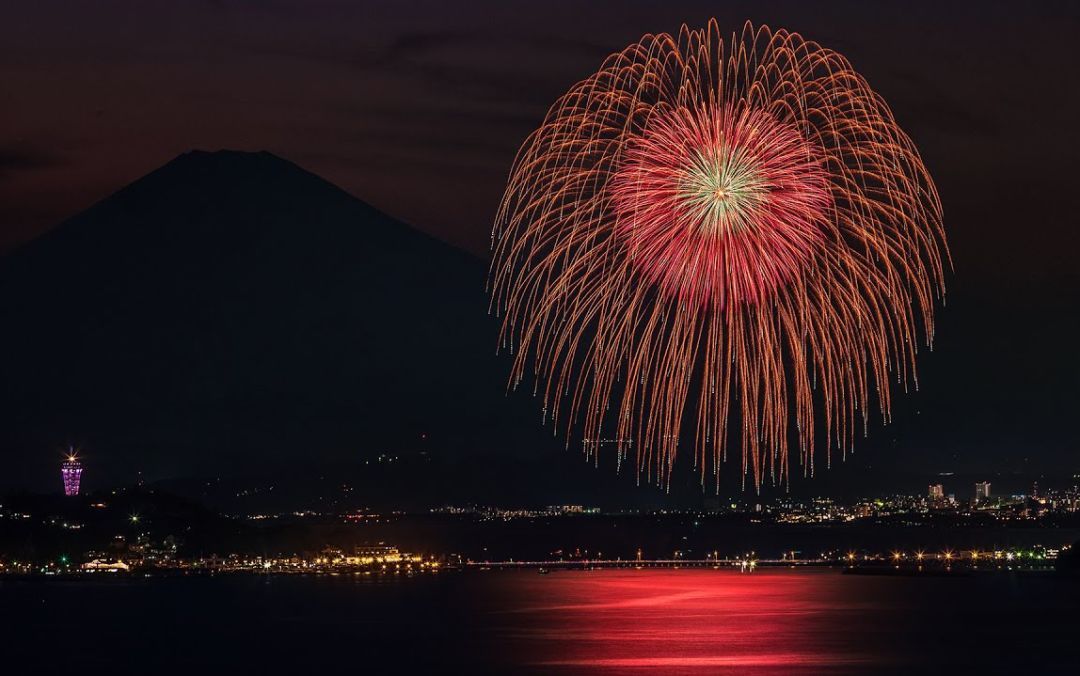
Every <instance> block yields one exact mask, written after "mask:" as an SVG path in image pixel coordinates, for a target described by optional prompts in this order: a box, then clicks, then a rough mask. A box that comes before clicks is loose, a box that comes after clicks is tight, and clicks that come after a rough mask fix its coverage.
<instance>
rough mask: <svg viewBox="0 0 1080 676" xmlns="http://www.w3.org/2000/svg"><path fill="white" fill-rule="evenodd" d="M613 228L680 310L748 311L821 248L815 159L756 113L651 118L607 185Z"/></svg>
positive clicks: (705, 111) (824, 190) (785, 130)
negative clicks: (688, 306)
mask: <svg viewBox="0 0 1080 676" xmlns="http://www.w3.org/2000/svg"><path fill="white" fill-rule="evenodd" d="M611 195H612V199H613V200H614V206H613V217H614V219H615V223H616V227H617V228H618V231H619V233H620V234H621V235H622V236H624V237H626V239H627V242H628V254H629V256H630V257H631V259H632V260H633V261H634V263H635V264H637V265H639V266H641V269H642V271H643V272H644V273H645V275H646V276H647V277H648V278H649V279H650V280H652V281H653V282H655V283H656V284H658V285H659V286H660V287H661V288H662V289H664V290H665V291H666V292H668V293H674V294H679V295H681V296H682V297H683V298H684V300H686V301H688V302H695V303H696V302H710V301H711V302H713V303H715V304H716V305H718V306H719V307H721V308H722V307H724V306H725V305H726V304H727V303H734V304H738V303H742V302H751V303H756V302H759V301H760V300H762V299H763V298H765V297H767V296H768V295H769V294H770V292H771V291H772V290H773V289H775V288H776V287H777V286H780V285H782V284H784V283H786V282H788V281H789V280H790V279H791V278H792V277H794V276H795V275H797V274H798V272H799V269H800V268H801V267H802V265H803V263H804V262H805V261H806V260H807V258H809V256H810V254H811V251H812V249H813V246H814V244H815V243H818V242H820V241H821V240H822V239H823V236H824V230H825V227H824V222H825V220H826V211H827V209H828V207H829V204H830V194H829V190H828V181H827V179H826V177H825V171H824V169H823V168H822V163H821V159H820V153H817V152H815V149H814V147H813V146H811V145H810V144H808V143H806V141H805V140H804V139H803V138H802V136H801V135H800V134H799V132H798V131H797V130H796V129H794V128H792V127H790V126H787V125H784V124H782V123H779V122H777V121H776V120H775V119H774V118H772V117H771V116H768V115H765V114H763V113H761V112H760V111H755V110H750V109H746V108H744V109H743V110H742V111H740V112H736V111H735V110H734V109H733V108H732V107H731V106H725V107H724V108H721V109H717V108H716V107H715V106H712V105H705V106H702V107H701V108H699V109H697V110H690V109H686V108H683V109H678V110H672V111H670V112H665V113H663V114H661V115H659V116H656V117H653V118H651V119H650V120H649V122H648V123H647V124H646V126H645V129H644V130H643V132H642V134H641V136H639V137H637V138H635V139H634V140H633V141H632V142H631V144H630V146H629V148H628V150H627V152H626V156H625V158H624V160H623V164H622V166H621V167H620V169H619V171H618V172H617V173H616V175H615V176H614V178H613V179H612V185H611Z"/></svg>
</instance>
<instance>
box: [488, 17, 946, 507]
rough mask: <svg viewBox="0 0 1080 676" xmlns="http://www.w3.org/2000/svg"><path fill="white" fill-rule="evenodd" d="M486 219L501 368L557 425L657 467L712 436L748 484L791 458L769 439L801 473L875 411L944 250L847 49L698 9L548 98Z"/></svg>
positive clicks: (924, 327)
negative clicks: (503, 357)
mask: <svg viewBox="0 0 1080 676" xmlns="http://www.w3.org/2000/svg"><path fill="white" fill-rule="evenodd" d="M492 237H493V246H494V258H493V262H492V268H491V290H492V306H493V308H494V309H495V310H496V311H497V312H499V314H500V315H501V316H502V317H503V329H502V336H501V344H502V345H503V346H505V347H507V348H509V349H510V350H511V351H512V353H513V367H512V373H511V385H512V386H513V387H517V386H518V385H520V384H521V383H522V382H523V381H524V380H525V379H526V378H531V380H532V381H533V382H534V383H535V385H534V387H535V392H536V394H537V396H538V397H540V398H541V399H542V401H543V407H544V411H545V412H546V413H547V414H548V415H549V416H550V418H551V419H552V420H553V421H554V424H556V425H558V426H559V427H560V428H563V427H565V431H566V434H567V443H568V444H569V443H570V441H571V440H573V439H574V438H605V437H611V438H614V439H615V440H616V441H617V443H616V447H617V448H616V450H617V454H618V458H619V462H620V463H621V462H622V461H623V460H624V459H625V458H626V457H627V456H628V453H629V451H630V449H631V447H632V448H633V450H634V452H635V454H636V461H637V463H636V467H637V471H638V472H639V476H641V475H644V476H645V477H646V478H647V480H656V481H660V482H661V483H667V482H669V481H670V476H671V470H672V466H673V463H674V461H675V458H676V454H677V451H678V450H679V445H680V442H682V443H684V444H686V445H687V446H692V448H693V453H694V458H695V462H696V466H697V467H698V468H699V471H700V472H701V478H702V481H703V482H705V481H706V479H707V477H708V474H709V473H710V472H711V474H712V475H713V477H714V480H715V481H717V482H718V481H719V471H720V465H721V462H722V461H723V460H724V459H726V455H727V448H728V445H729V443H735V444H736V446H737V447H738V448H740V450H741V457H742V472H743V476H744V478H746V477H750V478H752V480H753V482H754V485H755V486H760V485H761V482H762V480H763V479H764V478H765V477H768V478H770V479H771V480H772V481H773V482H777V481H783V480H784V479H785V478H787V477H789V476H790V461H789V446H791V445H794V446H796V447H797V451H798V457H799V460H800V464H801V466H802V467H803V471H804V473H807V474H812V473H813V469H814V460H815V447H819V448H820V447H822V446H823V447H824V453H825V457H826V460H827V461H828V460H829V459H830V458H831V454H832V451H833V449H835V448H838V449H840V451H841V452H842V453H844V454H846V453H847V452H848V451H849V450H850V449H851V447H852V443H853V439H854V437H855V434H856V432H857V431H858V430H859V429H860V428H861V429H862V431H863V433H865V431H866V427H867V425H868V422H869V416H870V410H871V407H872V406H873V407H876V408H877V410H878V412H879V413H880V415H881V416H882V418H883V419H884V420H885V421H886V422H887V421H888V419H889V415H890V414H889V411H890V404H891V392H890V385H891V384H892V383H896V384H898V385H899V386H900V387H903V388H905V389H906V388H907V387H908V386H909V385H915V384H917V381H916V376H915V356H916V352H917V346H918V344H919V342H921V340H920V339H924V340H925V342H926V343H927V344H931V343H932V340H933V326H934V324H933V319H934V317H933V313H934V303H935V299H937V298H940V297H941V296H942V294H943V293H944V281H943V266H944V263H946V262H947V257H948V252H947V248H946V244H945V236H944V231H943V229H942V216H941V203H940V201H939V199H938V196H937V191H936V189H935V187H934V184H933V181H932V180H931V178H930V176H929V174H928V172H927V170H926V167H925V166H924V165H923V163H922V161H921V159H920V158H919V154H918V152H917V150H916V149H915V147H914V145H913V143H912V142H911V140H910V139H909V138H908V136H907V135H906V134H905V133H904V132H903V131H902V130H901V129H900V128H899V127H898V126H897V124H896V122H895V121H894V119H893V116H892V113H891V112H890V111H889V108H888V106H887V105H886V104H885V102H884V101H883V100H882V99H881V98H880V97H879V96H878V95H877V94H875V93H874V91H873V90H872V89H871V88H870V87H869V85H868V84H867V83H866V81H865V80H864V79H863V78H862V76H860V75H859V74H858V73H856V72H855V71H854V70H853V69H852V67H851V65H850V64H849V63H848V61H847V60H846V59H845V58H844V57H843V56H841V55H839V54H837V53H836V52H833V51H831V50H828V49H825V48H823V47H821V46H819V45H817V44H816V43H813V42H808V41H805V40H803V38H801V37H800V36H799V35H797V34H794V33H789V32H787V31H777V32H775V33H774V32H772V31H770V30H769V29H768V28H754V27H753V26H751V25H750V24H747V25H746V26H745V27H744V28H743V30H742V32H741V34H733V35H731V36H730V39H729V40H725V39H723V38H722V36H721V34H720V31H719V28H718V26H717V25H716V23H715V22H710V24H709V25H708V26H707V27H706V28H704V29H700V30H691V29H689V28H687V27H685V26H684V27H683V29H682V31H681V32H680V33H679V36H678V37H677V38H675V37H672V36H670V35H666V34H662V35H657V36H646V37H645V38H643V39H642V40H641V41H640V42H638V43H636V44H634V45H631V46H630V47H628V48H627V49H625V50H623V51H622V52H620V53H618V54H614V55H612V56H610V57H609V58H608V59H607V60H606V61H605V62H604V64H603V65H602V67H601V68H600V70H599V71H598V72H597V73H595V74H594V75H593V76H591V77H590V78H588V79H586V80H584V81H582V82H580V83H578V84H577V85H575V86H574V87H573V88H572V89H571V90H570V91H569V92H568V93H567V94H565V95H564V96H563V97H562V98H561V99H559V100H558V101H557V102H556V103H555V105H554V106H552V108H551V110H550V111H549V112H548V114H547V117H546V118H545V120H544V122H543V124H542V125H541V126H540V128H539V129H537V130H536V131H535V132H533V134H532V135H530V136H529V138H528V139H527V140H526V142H525V144H524V146H523V147H522V149H521V151H520V152H519V154H518V157H517V159H516V160H515V163H514V166H513V168H512V170H511V175H510V180H509V184H508V186H507V189H506V193H505V195H504V197H503V201H502V204H501V207H500V210H499V213H498V215H497V217H496V221H495V227H494V230H493V233H492ZM920 334H921V336H920ZM736 439H737V441H735V440H736ZM630 440H634V441H635V442H636V443H633V444H632V445H631V443H630ZM822 441H823V443H822ZM585 448H586V453H589V454H594V453H597V452H598V450H599V447H595V446H590V445H588V444H586V445H585Z"/></svg>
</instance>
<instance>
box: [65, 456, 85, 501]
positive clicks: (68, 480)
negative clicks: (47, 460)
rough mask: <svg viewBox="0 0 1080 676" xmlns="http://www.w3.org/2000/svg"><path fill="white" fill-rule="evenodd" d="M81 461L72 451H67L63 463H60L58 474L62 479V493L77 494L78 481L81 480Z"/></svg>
mask: <svg viewBox="0 0 1080 676" xmlns="http://www.w3.org/2000/svg"><path fill="white" fill-rule="evenodd" d="M82 470H83V467H82V463H81V462H79V458H78V456H77V455H75V452H74V451H70V452H69V453H68V456H67V458H65V459H64V463H63V464H62V465H60V476H61V477H63V479H64V495H67V496H74V495H78V494H79V482H80V481H81V480H82Z"/></svg>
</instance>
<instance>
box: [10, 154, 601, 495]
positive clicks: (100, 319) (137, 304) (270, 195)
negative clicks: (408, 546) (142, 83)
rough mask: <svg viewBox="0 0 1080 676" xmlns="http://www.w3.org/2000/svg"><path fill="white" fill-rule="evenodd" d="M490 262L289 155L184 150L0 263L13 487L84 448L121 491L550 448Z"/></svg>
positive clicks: (89, 459) (547, 450) (548, 451)
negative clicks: (68, 449)
mask: <svg viewBox="0 0 1080 676" xmlns="http://www.w3.org/2000/svg"><path fill="white" fill-rule="evenodd" d="M485 275H486V267H485V265H484V263H483V262H482V261H479V260H477V259H475V258H474V257H472V256H470V255H468V254H466V253H465V252H462V251H460V250H458V249H455V248H453V247H451V246H449V245H447V244H444V243H442V242H440V241H438V240H435V239H433V238H431V237H429V236H427V235H425V234H423V233H420V232H419V231H417V230H415V229H412V228H410V227H408V226H406V225H404V224H402V223H399V222H397V221H395V220H393V219H392V218H390V217H388V216H386V215H384V214H382V213H380V212H379V211H378V210H376V209H374V208H373V207H371V206H369V205H367V204H365V203H363V202H362V201H360V200H358V199H356V198H354V197H352V196H350V195H348V194H347V193H345V192H343V191H342V190H340V189H338V188H336V187H334V186H332V185H331V184H329V183H327V182H326V181H324V180H322V179H320V178H318V177H317V176H315V175H313V174H310V173H308V172H306V171H304V170H302V169H300V168H299V167H297V166H296V165H294V164H292V163H290V162H287V161H285V160H283V159H280V158H278V157H275V156H273V155H271V154H268V153H239V152H229V151H222V152H214V153H208V152H190V153H186V154H184V155H182V156H180V157H178V158H176V159H175V160H173V161H172V162H169V163H168V164H166V165H165V166H163V167H162V168H160V169H158V170H156V171H154V172H152V173H151V174H149V175H147V176H145V177H144V178H142V179H140V180H138V181H136V182H135V183H133V184H131V185H130V186H128V187H126V188H124V189H122V190H120V191H119V192H117V193H116V194H115V195H113V196H111V197H109V198H107V199H105V200H104V201H102V202H101V203H99V204H97V205H96V206H94V207H92V208H91V209H89V210H87V211H86V212H84V213H82V214H80V215H78V216H76V217H74V218H72V219H70V220H68V221H67V222H65V223H63V224H61V225H59V226H58V227H56V228H55V229H53V230H52V231H50V232H48V233H47V234H45V235H44V236H42V237H41V238H39V239H37V240H35V241H33V242H31V243H30V244H28V245H26V246H24V247H23V248H21V249H19V250H17V251H15V252H13V253H12V254H10V255H9V256H8V257H7V258H6V259H4V260H3V261H2V262H0V326H3V327H4V328H3V336H2V338H0V355H2V363H0V383H2V384H0V388H2V395H0V396H2V402H0V403H2V405H3V407H4V411H5V419H6V423H5V424H4V425H3V431H2V432H0V443H2V444H3V447H4V448H3V451H0V452H3V454H4V455H6V456H8V464H9V466H11V467H13V468H16V472H15V475H14V476H12V475H9V479H12V480H13V481H12V482H11V483H15V484H24V483H27V482H28V480H34V479H36V478H37V477H38V476H44V477H46V480H47V481H52V479H53V478H54V477H53V476H52V475H53V474H54V473H55V467H54V466H53V465H54V464H55V462H54V461H55V460H56V458H55V457H54V456H55V455H56V453H55V452H54V451H56V450H58V449H60V448H62V447H64V446H65V445H66V444H68V443H72V444H75V445H80V446H82V447H83V448H84V450H85V453H86V454H87V463H88V464H89V466H90V467H92V468H93V469H88V470H87V479H88V480H89V479H90V478H91V477H92V476H93V475H94V474H98V477H99V478H105V477H107V478H108V479H109V480H111V481H116V482H120V481H125V480H129V479H133V478H135V477H136V476H138V475H137V472H143V473H145V475H146V476H148V477H172V476H183V475H188V474H191V473H208V474H215V473H221V472H226V473H233V474H243V473H245V472H246V473H256V472H257V471H259V470H261V469H266V468H271V467H276V468H278V469H286V470H287V469H289V468H290V467H296V468H297V469H298V470H299V469H300V468H303V467H304V466H305V465H309V464H311V463H335V462H346V463H348V462H363V461H370V460H371V459H372V458H376V457H378V456H380V455H390V454H397V453H401V452H409V453H428V452H430V453H433V454H434V453H443V454H450V455H452V456H453V457H463V456H468V455H470V454H474V455H475V454H480V455H483V454H485V453H486V454H496V455H497V454H503V453H518V454H519V457H520V456H523V455H524V456H528V455H529V451H528V450H526V449H530V448H531V449H534V450H535V449H536V448H538V447H542V448H544V450H545V453H546V454H551V453H554V452H556V449H559V448H561V445H560V444H558V443H557V442H556V441H555V440H554V439H552V437H551V429H550V428H547V429H546V430H545V429H543V428H541V427H540V425H539V424H538V423H539V414H538V411H537V409H536V407H535V406H534V404H535V402H533V401H532V400H531V399H530V398H529V397H527V396H522V397H517V398H507V397H506V396H505V390H506V373H507V371H508V366H509V365H508V363H507V362H506V360H505V359H506V358H505V357H498V356H496V354H495V344H496V338H497V332H498V329H497V323H496V322H495V320H494V319H493V318H491V317H490V316H489V315H488V313H487V298H486V294H485V293H484V279H485ZM515 399H516V400H515ZM529 439H531V440H532V441H531V442H529V441H528V440H529ZM523 440H525V441H524V442H523ZM560 452H561V451H560ZM563 454H564V455H573V456H574V460H575V462H576V463H577V464H584V463H581V460H580V457H578V456H577V455H576V454H565V453H564V452H563ZM20 474H21V475H22V476H19V475H20ZM448 480H449V479H448Z"/></svg>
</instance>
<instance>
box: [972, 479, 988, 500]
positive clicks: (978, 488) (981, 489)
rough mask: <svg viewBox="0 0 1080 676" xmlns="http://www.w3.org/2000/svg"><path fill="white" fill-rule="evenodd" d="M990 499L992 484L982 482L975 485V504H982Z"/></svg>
mask: <svg viewBox="0 0 1080 676" xmlns="http://www.w3.org/2000/svg"><path fill="white" fill-rule="evenodd" d="M989 499H990V482H989V481H980V482H979V483H977V484H975V502H982V501H983V500H989Z"/></svg>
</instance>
